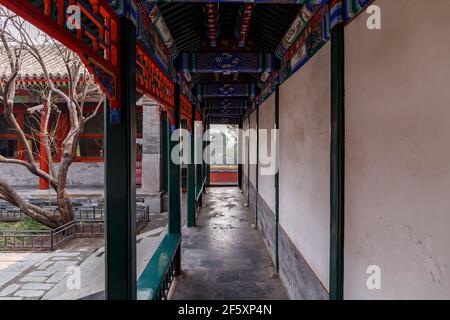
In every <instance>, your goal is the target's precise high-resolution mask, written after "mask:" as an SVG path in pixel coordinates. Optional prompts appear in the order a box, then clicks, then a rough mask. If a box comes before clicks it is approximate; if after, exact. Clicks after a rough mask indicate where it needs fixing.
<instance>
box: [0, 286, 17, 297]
mask: <svg viewBox="0 0 450 320" xmlns="http://www.w3.org/2000/svg"><path fill="white" fill-rule="evenodd" d="M19 288H20V285H18V284H15V283H14V284H10V285H9V286H7V287H6V288H5V289H3V290H2V291H1V292H0V297H6V296H9V295H11V294H13V293H14V292H15V291H17V289H19Z"/></svg>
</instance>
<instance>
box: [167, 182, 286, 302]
mask: <svg viewBox="0 0 450 320" xmlns="http://www.w3.org/2000/svg"><path fill="white" fill-rule="evenodd" d="M207 190H208V194H207V195H205V197H204V201H205V207H204V208H201V209H200V212H199V214H198V221H197V227H196V228H186V229H184V230H183V239H182V242H181V255H182V257H183V258H182V262H181V268H182V274H181V276H180V277H179V278H178V279H177V281H176V283H175V285H174V294H173V297H172V298H173V299H176V300H178V299H180V300H209V299H214V300H217V299H220V300H223V299H227V300H228V299H234V300H239V299H250V300H260V299H287V295H286V293H285V291H284V288H283V286H282V284H281V281H280V279H278V277H277V276H276V274H275V267H274V265H273V262H272V260H271V259H270V256H269V253H268V251H267V249H266V247H265V245H264V242H263V239H262V237H261V235H260V233H259V232H258V230H256V229H255V228H254V226H255V225H254V221H252V220H253V218H252V215H251V213H250V210H249V208H248V207H246V206H245V201H246V199H245V197H244V196H243V195H242V194H241V193H240V191H239V188H230V187H217V188H208V189H207ZM252 226H253V228H252Z"/></svg>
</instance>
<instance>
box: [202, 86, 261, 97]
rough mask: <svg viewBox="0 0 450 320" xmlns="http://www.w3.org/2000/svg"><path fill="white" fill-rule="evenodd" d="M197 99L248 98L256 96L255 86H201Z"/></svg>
mask: <svg viewBox="0 0 450 320" xmlns="http://www.w3.org/2000/svg"><path fill="white" fill-rule="evenodd" d="M196 88H197V97H201V98H213V97H248V98H252V97H254V96H255V95H256V85H255V84H242V83H236V84H199V85H197V87H196Z"/></svg>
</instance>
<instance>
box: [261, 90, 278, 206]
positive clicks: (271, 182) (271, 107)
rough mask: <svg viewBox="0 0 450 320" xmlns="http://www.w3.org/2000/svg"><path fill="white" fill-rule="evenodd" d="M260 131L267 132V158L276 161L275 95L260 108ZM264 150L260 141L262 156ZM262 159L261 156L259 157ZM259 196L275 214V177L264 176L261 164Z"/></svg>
mask: <svg viewBox="0 0 450 320" xmlns="http://www.w3.org/2000/svg"><path fill="white" fill-rule="evenodd" d="M258 111H259V129H260V130H261V129H265V130H267V138H266V139H267V143H266V149H267V156H272V157H273V160H274V161H275V146H273V145H272V143H271V130H272V129H275V93H273V94H272V95H271V96H270V97H269V98H267V100H266V101H264V103H263V104H261V105H260V106H259V108H258ZM262 149H263V144H262V140H261V139H260V140H259V151H260V155H261V152H262ZM259 159H261V156H260V157H259ZM258 187H259V194H260V195H261V197H262V198H263V199H264V200H265V202H266V203H267V205H268V206H269V208H270V209H271V210H272V212H275V175H262V174H261V164H260V170H259V178H258Z"/></svg>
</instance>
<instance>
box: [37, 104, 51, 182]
mask: <svg viewBox="0 0 450 320" xmlns="http://www.w3.org/2000/svg"><path fill="white" fill-rule="evenodd" d="M43 105H44V108H43V109H42V112H41V132H40V135H39V138H40V143H39V167H40V169H41V170H42V171H44V172H45V173H49V166H48V158H47V150H46V149H45V142H44V139H45V137H44V127H45V118H46V116H47V108H48V106H47V101H44V103H43ZM49 187H50V185H49V182H48V180H45V179H42V178H41V179H39V189H40V190H48V189H49Z"/></svg>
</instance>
